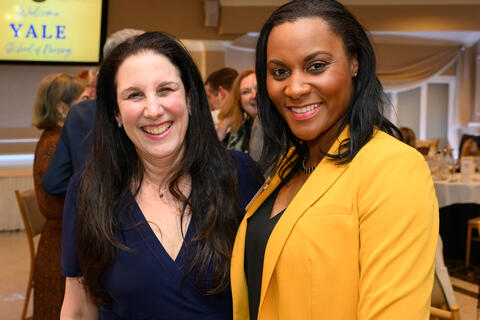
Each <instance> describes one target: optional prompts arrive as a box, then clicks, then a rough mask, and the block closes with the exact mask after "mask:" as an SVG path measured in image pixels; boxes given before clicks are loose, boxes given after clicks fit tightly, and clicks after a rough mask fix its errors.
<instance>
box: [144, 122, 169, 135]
mask: <svg viewBox="0 0 480 320" xmlns="http://www.w3.org/2000/svg"><path fill="white" fill-rule="evenodd" d="M171 126H172V122H169V123H167V124H165V125H163V126H161V127H156V128H154V127H148V128H147V127H143V128H142V129H143V131H145V132H147V133H150V134H155V135H159V134H162V133H164V132H165V131H167V130H168V129H169V128H170V127H171Z"/></svg>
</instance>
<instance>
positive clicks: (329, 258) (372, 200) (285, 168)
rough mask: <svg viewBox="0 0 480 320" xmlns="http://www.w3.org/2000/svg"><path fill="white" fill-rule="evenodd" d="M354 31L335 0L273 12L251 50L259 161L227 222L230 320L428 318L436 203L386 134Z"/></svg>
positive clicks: (420, 169)
mask: <svg viewBox="0 0 480 320" xmlns="http://www.w3.org/2000/svg"><path fill="white" fill-rule="evenodd" d="M375 61H376V59H375V54H374V51H373V48H372V45H371V43H370V41H369V39H368V37H367V34H366V32H365V31H364V29H363V27H362V26H361V25H360V24H359V23H358V21H357V20H356V19H355V18H354V17H353V15H352V14H351V13H350V12H349V11H348V10H347V9H346V8H345V7H344V6H343V5H342V4H340V3H339V2H337V1H335V0H299V1H292V2H289V3H287V4H285V5H283V6H282V7H280V8H278V9H277V10H275V11H274V12H273V13H272V15H271V16H270V18H269V19H268V20H267V22H266V23H265V25H264V26H263V28H262V31H261V33H260V36H259V40H258V43H257V49H256V65H255V70H256V74H257V81H258V108H259V116H260V120H261V122H262V125H263V129H264V135H265V138H264V139H265V141H264V144H263V145H264V148H263V153H262V157H261V159H260V164H261V165H262V163H263V168H270V167H271V166H272V165H273V166H274V172H275V174H274V175H273V177H272V178H271V179H269V180H268V182H267V184H266V185H265V186H264V187H263V188H262V190H263V191H262V192H261V193H259V194H258V196H256V197H255V199H253V200H252V202H251V205H250V206H249V208H247V213H246V215H245V217H244V219H243V221H242V223H241V224H240V227H239V231H238V234H237V238H236V241H235V245H234V250H233V254H232V262H231V285H232V296H233V309H234V319H248V318H250V319H251V320H253V319H262V320H263V319H329V320H336V319H338V320H353V319H359V320H360V319H389V320H392V319H428V317H429V306H430V295H431V291H432V285H433V275H434V257H435V248H436V245H437V238H438V206H437V201H436V198H435V190H434V188H433V182H432V179H431V176H430V171H429V169H428V166H427V164H426V163H425V161H424V159H423V157H422V156H421V154H420V153H418V152H417V151H416V150H414V149H413V148H410V147H408V146H406V145H405V144H403V143H402V142H400V141H399V140H397V139H396V138H395V137H393V136H392V134H394V133H397V129H396V128H395V127H394V126H393V125H392V124H391V123H390V122H389V121H388V120H387V119H386V118H385V117H384V116H383V115H382V109H383V106H384V104H385V102H386V99H385V97H384V96H385V94H384V92H383V90H382V86H381V83H380V82H379V80H378V79H377V77H376V69H375Z"/></svg>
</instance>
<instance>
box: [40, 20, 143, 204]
mask: <svg viewBox="0 0 480 320" xmlns="http://www.w3.org/2000/svg"><path fill="white" fill-rule="evenodd" d="M144 32H145V31H143V30H135V29H122V30H120V31H117V32H115V33H113V34H112V35H110V36H109V37H108V38H107V41H106V42H105V45H104V46H103V57H107V56H108V55H109V54H110V53H111V52H112V50H113V49H114V48H115V47H116V46H118V45H119V44H120V43H122V42H123V41H125V40H127V39H129V38H131V37H134V36H138V35H140V34H142V33H144ZM95 81H96V79H95ZM95 96H96V93H95ZM95 111H96V100H93V99H90V100H85V101H82V102H80V103H78V104H77V105H75V106H73V107H72V110H70V112H69V114H68V117H67V119H65V124H64V126H63V129H62V132H61V134H60V140H59V141H58V146H57V150H56V152H55V155H54V156H53V158H52V161H51V162H50V165H49V166H48V170H47V172H46V173H45V175H44V176H43V179H42V185H43V188H44V190H45V191H46V192H47V193H49V194H51V195H55V196H57V197H62V198H64V197H65V193H66V192H67V186H68V181H69V180H70V178H71V177H72V175H73V173H74V172H75V171H77V170H78V169H80V168H82V167H83V165H84V164H85V160H86V158H87V155H88V153H89V152H90V149H91V147H92V140H93V138H92V135H91V130H92V127H93V121H94V120H95Z"/></svg>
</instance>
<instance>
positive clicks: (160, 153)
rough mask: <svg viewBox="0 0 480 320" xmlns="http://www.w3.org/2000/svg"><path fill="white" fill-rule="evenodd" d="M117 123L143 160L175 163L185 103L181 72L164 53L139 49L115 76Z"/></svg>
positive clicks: (181, 146) (179, 154) (185, 124)
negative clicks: (120, 125)
mask: <svg viewBox="0 0 480 320" xmlns="http://www.w3.org/2000/svg"><path fill="white" fill-rule="evenodd" d="M116 85H117V89H116V90H117V102H118V107H119V114H117V116H116V120H117V122H118V123H121V124H123V127H124V129H125V133H126V134H127V136H128V137H129V138H130V140H131V141H132V142H133V144H134V145H135V148H136V150H137V153H138V155H139V157H140V158H141V159H142V160H147V161H149V162H158V161H160V160H167V161H168V162H170V163H174V162H175V161H176V160H178V159H180V158H181V157H182V156H183V149H184V139H185V134H186V132H187V128H188V106H187V99H186V94H185V88H184V86H183V82H182V79H181V76H180V71H179V70H178V69H177V68H176V67H175V66H174V65H173V64H172V63H171V62H170V60H168V58H166V57H165V56H163V55H160V54H158V53H155V52H153V51H146V52H141V53H138V54H136V55H132V56H130V57H128V58H126V59H125V61H123V62H122V64H121V65H120V67H119V68H118V72H117V75H116Z"/></svg>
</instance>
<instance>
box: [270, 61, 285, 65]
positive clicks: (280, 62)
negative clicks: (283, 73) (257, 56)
mask: <svg viewBox="0 0 480 320" xmlns="http://www.w3.org/2000/svg"><path fill="white" fill-rule="evenodd" d="M268 64H276V65H279V66H285V63H283V62H282V61H280V60H270V61H268Z"/></svg>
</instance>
